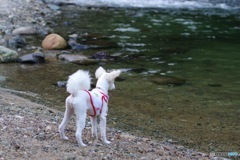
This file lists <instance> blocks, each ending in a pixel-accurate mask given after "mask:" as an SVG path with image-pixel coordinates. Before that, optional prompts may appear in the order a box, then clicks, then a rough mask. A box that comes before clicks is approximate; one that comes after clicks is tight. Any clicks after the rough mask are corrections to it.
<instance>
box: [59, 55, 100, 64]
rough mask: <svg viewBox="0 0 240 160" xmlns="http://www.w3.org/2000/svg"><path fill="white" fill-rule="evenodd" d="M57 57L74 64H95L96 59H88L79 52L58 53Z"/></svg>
mask: <svg viewBox="0 0 240 160" xmlns="http://www.w3.org/2000/svg"><path fill="white" fill-rule="evenodd" d="M58 59H60V60H62V61H68V62H72V63H76V64H82V65H88V64H96V63H98V60H95V59H90V58H88V57H86V56H84V55H80V54H60V55H59V56H58Z"/></svg>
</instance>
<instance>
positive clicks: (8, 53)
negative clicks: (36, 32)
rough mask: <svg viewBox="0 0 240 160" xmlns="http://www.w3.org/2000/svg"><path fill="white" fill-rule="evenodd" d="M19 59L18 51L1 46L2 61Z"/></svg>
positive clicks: (0, 60) (0, 55)
mask: <svg viewBox="0 0 240 160" xmlns="http://www.w3.org/2000/svg"><path fill="white" fill-rule="evenodd" d="M17 59H18V53H17V52H16V51H14V50H11V49H9V48H6V47H4V46H0V62H1V63H5V62H15V61H17Z"/></svg>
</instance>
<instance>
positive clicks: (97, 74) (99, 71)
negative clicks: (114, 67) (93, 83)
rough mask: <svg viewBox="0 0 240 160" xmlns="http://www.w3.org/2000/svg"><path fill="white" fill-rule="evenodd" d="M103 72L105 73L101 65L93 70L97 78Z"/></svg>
mask: <svg viewBox="0 0 240 160" xmlns="http://www.w3.org/2000/svg"><path fill="white" fill-rule="evenodd" d="M103 73H106V71H105V69H104V68H102V67H99V68H98V69H97V70H96V72H95V77H96V78H97V79H98V78H99V77H100V76H101V75H102V74H103Z"/></svg>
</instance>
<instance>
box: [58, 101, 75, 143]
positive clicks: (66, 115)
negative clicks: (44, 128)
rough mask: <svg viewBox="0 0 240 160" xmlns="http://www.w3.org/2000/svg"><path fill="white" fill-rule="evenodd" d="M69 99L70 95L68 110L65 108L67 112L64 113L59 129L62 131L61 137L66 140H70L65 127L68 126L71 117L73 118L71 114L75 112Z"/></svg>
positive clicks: (67, 102)
mask: <svg viewBox="0 0 240 160" xmlns="http://www.w3.org/2000/svg"><path fill="white" fill-rule="evenodd" d="M69 100H70V97H68V98H67V99H66V110H65V113H64V117H63V120H62V122H61V124H60V125H59V127H58V131H59V133H60V137H61V139H64V140H68V137H67V136H65V133H64V130H65V128H66V126H67V124H68V122H69V120H70V118H71V115H72V114H73V112H74V109H73V107H72V106H71V105H70V103H69Z"/></svg>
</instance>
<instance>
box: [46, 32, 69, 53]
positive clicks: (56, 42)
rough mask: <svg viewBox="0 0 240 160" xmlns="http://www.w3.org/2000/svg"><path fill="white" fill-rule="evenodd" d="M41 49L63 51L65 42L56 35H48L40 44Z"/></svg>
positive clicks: (65, 45)
mask: <svg viewBox="0 0 240 160" xmlns="http://www.w3.org/2000/svg"><path fill="white" fill-rule="evenodd" d="M42 47H43V48H44V49H47V50H54V49H65V48H66V47H67V42H66V41H65V39H64V38H63V37H61V36H60V35H58V34H54V33H53V34H49V35H48V36H47V37H46V38H45V39H44V40H43V42H42Z"/></svg>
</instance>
